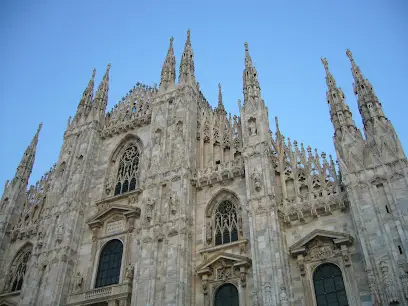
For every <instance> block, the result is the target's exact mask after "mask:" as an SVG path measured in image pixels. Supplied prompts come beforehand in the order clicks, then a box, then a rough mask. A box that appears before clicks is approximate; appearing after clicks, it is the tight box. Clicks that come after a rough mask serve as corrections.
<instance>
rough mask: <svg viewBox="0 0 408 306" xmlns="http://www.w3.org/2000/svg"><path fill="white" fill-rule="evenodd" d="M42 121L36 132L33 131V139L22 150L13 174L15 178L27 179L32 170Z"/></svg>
mask: <svg viewBox="0 0 408 306" xmlns="http://www.w3.org/2000/svg"><path fill="white" fill-rule="evenodd" d="M42 125H43V124H42V122H41V123H40V124H39V125H38V128H37V132H36V133H35V135H34V137H33V139H32V140H31V143H30V145H29V146H28V147H27V149H26V150H25V152H24V155H23V157H22V158H21V162H20V164H19V165H18V167H17V172H16V175H15V179H17V178H18V179H21V180H22V181H28V179H29V177H30V175H31V171H32V170H33V165H34V159H35V152H36V148H37V143H38V135H39V134H40V131H41V128H42Z"/></svg>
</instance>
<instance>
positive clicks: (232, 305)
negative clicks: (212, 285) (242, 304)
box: [214, 284, 239, 306]
mask: <svg viewBox="0 0 408 306" xmlns="http://www.w3.org/2000/svg"><path fill="white" fill-rule="evenodd" d="M214 306H239V299H238V290H237V288H236V287H235V286H234V285H232V284H225V285H222V286H221V287H219V288H218V290H217V292H216V293H215V299H214Z"/></svg>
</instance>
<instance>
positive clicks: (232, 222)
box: [214, 200, 238, 245]
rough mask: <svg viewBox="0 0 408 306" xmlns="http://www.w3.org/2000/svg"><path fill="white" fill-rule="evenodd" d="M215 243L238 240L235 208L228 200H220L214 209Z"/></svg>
mask: <svg viewBox="0 0 408 306" xmlns="http://www.w3.org/2000/svg"><path fill="white" fill-rule="evenodd" d="M214 229H215V230H214V232H215V245H220V244H224V243H229V242H233V241H237V240H238V214H237V208H236V207H235V205H234V204H232V203H231V202H230V201H228V200H225V201H223V202H221V203H220V204H219V205H218V207H217V209H216V211H215V225H214Z"/></svg>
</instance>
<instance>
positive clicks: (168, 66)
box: [160, 36, 176, 89]
mask: <svg viewBox="0 0 408 306" xmlns="http://www.w3.org/2000/svg"><path fill="white" fill-rule="evenodd" d="M173 41H174V37H173V36H172V37H170V46H169V50H168V51H167V55H166V59H165V61H164V64H163V68H162V71H161V78H160V88H163V87H164V88H165V89H166V88H167V87H168V86H170V85H174V82H175V81H176V58H175V56H174V50H173Z"/></svg>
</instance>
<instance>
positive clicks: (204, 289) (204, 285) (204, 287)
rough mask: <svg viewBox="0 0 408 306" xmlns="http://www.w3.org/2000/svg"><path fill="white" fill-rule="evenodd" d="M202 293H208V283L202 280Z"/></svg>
mask: <svg viewBox="0 0 408 306" xmlns="http://www.w3.org/2000/svg"><path fill="white" fill-rule="evenodd" d="M203 294H204V295H207V294H208V283H207V282H203Z"/></svg>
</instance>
